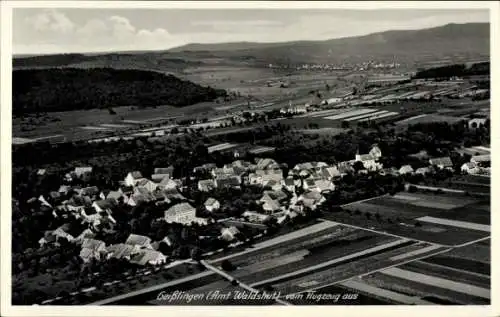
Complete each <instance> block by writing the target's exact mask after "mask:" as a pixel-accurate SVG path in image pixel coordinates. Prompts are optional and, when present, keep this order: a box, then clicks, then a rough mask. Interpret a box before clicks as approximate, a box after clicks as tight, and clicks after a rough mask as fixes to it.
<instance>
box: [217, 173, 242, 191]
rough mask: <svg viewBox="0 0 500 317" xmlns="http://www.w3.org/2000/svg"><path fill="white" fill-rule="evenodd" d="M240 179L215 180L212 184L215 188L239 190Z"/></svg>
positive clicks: (232, 177)
mask: <svg viewBox="0 0 500 317" xmlns="http://www.w3.org/2000/svg"><path fill="white" fill-rule="evenodd" d="M240 181H241V179H240V178H239V177H237V176H231V177H227V178H218V179H215V181H214V184H215V187H217V188H239V187H240Z"/></svg>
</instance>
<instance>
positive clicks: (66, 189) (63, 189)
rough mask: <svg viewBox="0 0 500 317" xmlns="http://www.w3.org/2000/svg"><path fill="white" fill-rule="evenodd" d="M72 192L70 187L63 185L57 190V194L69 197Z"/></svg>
mask: <svg viewBox="0 0 500 317" xmlns="http://www.w3.org/2000/svg"><path fill="white" fill-rule="evenodd" d="M70 190H71V187H70V186H68V185H61V186H59V189H58V190H57V192H58V193H60V194H61V195H67V194H68V193H69V191H70Z"/></svg>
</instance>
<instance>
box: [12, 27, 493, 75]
mask: <svg viewBox="0 0 500 317" xmlns="http://www.w3.org/2000/svg"><path fill="white" fill-rule="evenodd" d="M489 52H490V32H489V24H488V23H467V24H448V25H445V26H440V27H435V28H429V29H422V30H404V31H386V32H379V33H374V34H369V35H365V36H356V37H347V38H340V39H332V40H326V41H296V42H284V43H252V42H237V43H221V44H188V45H185V46H181V47H176V48H173V49H170V50H167V51H154V52H153V51H152V52H140V51H137V52H123V53H106V54H104V53H93V54H62V55H46V56H36V57H33V56H31V57H24V58H23V57H19V58H14V59H13V66H14V68H15V69H22V68H34V67H75V68H76V67H78V68H91V67H112V68H117V69H122V68H127V69H128V68H133V69H145V70H156V71H164V72H170V71H174V72H175V71H182V70H183V69H185V68H189V67H196V66H199V65H210V63H215V61H216V63H217V64H218V65H221V64H228V65H235V64H236V65H239V64H242V63H244V64H245V65H250V66H263V65H267V64H268V63H282V64H283V63H289V64H297V63H344V62H347V63H355V62H360V61H366V60H369V59H373V60H386V61H391V60H393V59H396V60H397V62H403V63H405V62H406V63H414V62H417V61H418V62H422V61H435V60H437V59H451V60H453V61H452V62H461V61H462V60H467V59H475V58H482V59H487V58H488V57H489Z"/></svg>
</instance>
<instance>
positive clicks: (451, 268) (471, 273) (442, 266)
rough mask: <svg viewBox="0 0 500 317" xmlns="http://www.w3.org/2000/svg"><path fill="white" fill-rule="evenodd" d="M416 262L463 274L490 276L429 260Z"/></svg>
mask: <svg viewBox="0 0 500 317" xmlns="http://www.w3.org/2000/svg"><path fill="white" fill-rule="evenodd" d="M416 263H423V264H425V265H429V266H434V267H436V268H442V269H444V270H449V271H455V272H460V273H463V274H470V275H474V276H478V277H483V278H490V276H489V275H487V274H481V273H476V272H471V271H467V270H461V269H457V268H454V267H451V266H445V265H440V264H436V263H431V262H424V261H416Z"/></svg>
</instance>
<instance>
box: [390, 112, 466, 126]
mask: <svg viewBox="0 0 500 317" xmlns="http://www.w3.org/2000/svg"><path fill="white" fill-rule="evenodd" d="M460 120H462V118H460V117H451V116H443V115H437V114H425V115H417V116H415V117H411V118H408V119H404V120H401V121H398V122H396V124H397V125H401V124H406V125H410V124H417V123H431V122H448V123H450V124H452V123H455V122H459V121H460Z"/></svg>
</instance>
